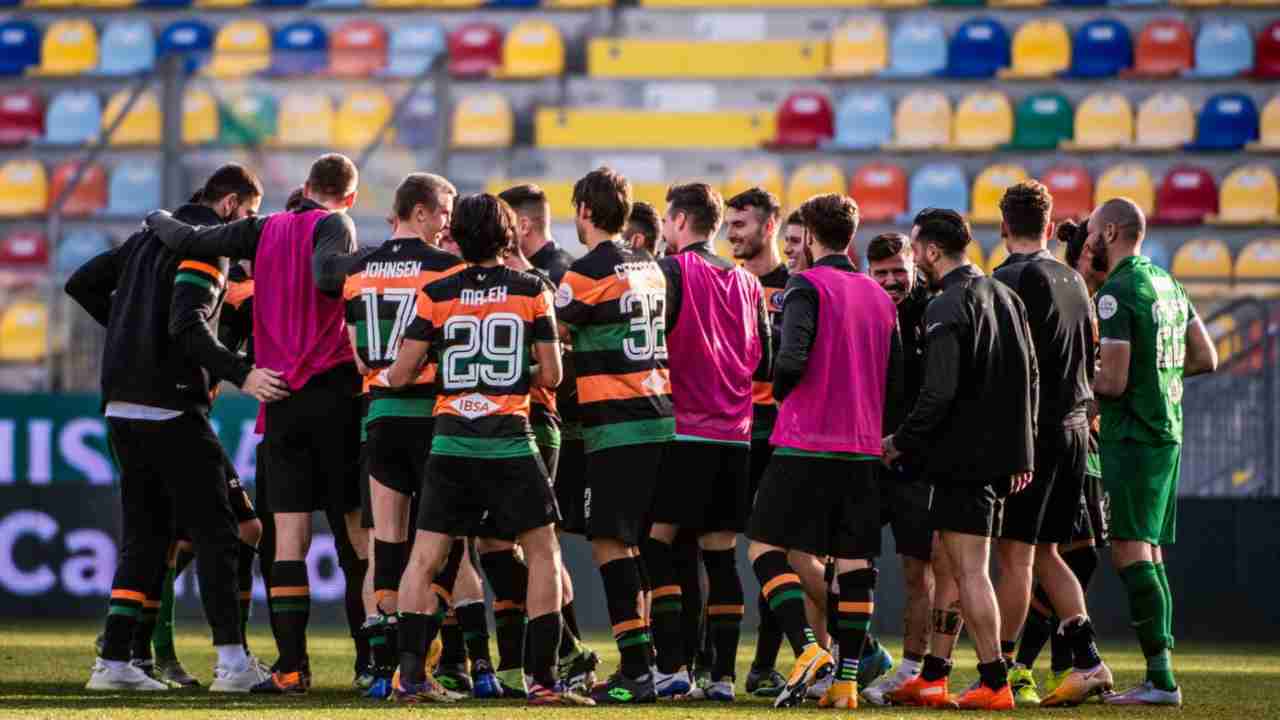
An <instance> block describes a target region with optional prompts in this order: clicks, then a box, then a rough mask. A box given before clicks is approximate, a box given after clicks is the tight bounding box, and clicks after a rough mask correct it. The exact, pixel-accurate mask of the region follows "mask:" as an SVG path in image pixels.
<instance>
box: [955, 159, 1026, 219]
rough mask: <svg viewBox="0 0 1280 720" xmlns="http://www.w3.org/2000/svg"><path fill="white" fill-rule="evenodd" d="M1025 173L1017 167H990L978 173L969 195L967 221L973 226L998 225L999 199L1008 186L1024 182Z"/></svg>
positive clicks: (999, 217)
mask: <svg viewBox="0 0 1280 720" xmlns="http://www.w3.org/2000/svg"><path fill="white" fill-rule="evenodd" d="M1028 177H1029V176H1028V175H1027V171H1026V170H1024V169H1023V168H1022V167H1021V166H1018V165H992V166H991V167H989V168H987V169H985V170H983V171H982V172H980V173H978V177H976V178H974V180H973V192H972V193H971V194H970V197H971V198H972V199H971V204H972V205H973V211H972V212H971V213H970V215H969V219H970V220H971V221H972V222H974V223H975V224H982V225H990V224H998V223H999V222H1000V220H1001V217H1002V215H1001V214H1000V199H1001V198H1003V197H1004V191H1005V190H1008V189H1009V186H1011V185H1014V184H1016V183H1020V182H1022V181H1023V180H1026V179H1027V178H1028Z"/></svg>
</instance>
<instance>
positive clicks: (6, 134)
mask: <svg viewBox="0 0 1280 720" xmlns="http://www.w3.org/2000/svg"><path fill="white" fill-rule="evenodd" d="M43 137H44V102H43V101H42V100H41V99H40V96H39V95H37V94H36V93H35V92H33V91H31V90H10V91H8V92H0V146H6V145H25V144H26V143H29V142H31V141H32V140H39V139H40V138H43Z"/></svg>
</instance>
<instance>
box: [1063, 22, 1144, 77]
mask: <svg viewBox="0 0 1280 720" xmlns="http://www.w3.org/2000/svg"><path fill="white" fill-rule="evenodd" d="M1132 66H1133V38H1132V37H1131V36H1130V35H1129V28H1127V27H1125V25H1124V23H1122V22H1120V21H1118V20H1112V19H1110V18H1101V19H1098V20H1094V21H1092V22H1087V23H1085V24H1084V25H1081V26H1080V29H1079V30H1077V31H1076V34H1075V37H1074V38H1072V40H1071V69H1069V70H1067V72H1066V75H1067V76H1068V77H1077V78H1104V77H1114V76H1116V75H1119V74H1120V72H1121V71H1122V70H1125V69H1127V68H1130V67H1132Z"/></svg>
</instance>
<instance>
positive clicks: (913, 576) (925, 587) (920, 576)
mask: <svg viewBox="0 0 1280 720" xmlns="http://www.w3.org/2000/svg"><path fill="white" fill-rule="evenodd" d="M928 567H929V566H928V565H927V564H926V563H922V562H920V561H919V560H908V561H907V562H904V563H903V565H902V575H903V584H905V585H906V587H907V592H909V593H910V594H911V595H912V596H914V597H919V596H921V595H927V594H928V593H929V591H930V589H931V588H930V586H931V585H932V584H933V583H932V582H931V581H932V580H933V578H932V577H931V573H929V572H927V571H928Z"/></svg>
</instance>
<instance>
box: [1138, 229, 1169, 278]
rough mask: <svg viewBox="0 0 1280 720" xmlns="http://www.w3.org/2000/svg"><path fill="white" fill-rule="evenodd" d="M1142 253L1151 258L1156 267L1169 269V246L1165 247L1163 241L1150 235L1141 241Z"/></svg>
mask: <svg viewBox="0 0 1280 720" xmlns="http://www.w3.org/2000/svg"><path fill="white" fill-rule="evenodd" d="M1142 254H1143V255H1146V256H1147V257H1149V258H1151V262H1152V263H1154V264H1155V265H1156V266H1157V267H1160V268H1163V269H1165V270H1168V269H1169V258H1170V255H1169V248H1167V247H1165V246H1164V243H1161V242H1160V241H1159V240H1156V239H1155V238H1153V237H1151V236H1150V235H1148V236H1147V238H1146V239H1145V240H1143V241H1142Z"/></svg>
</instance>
